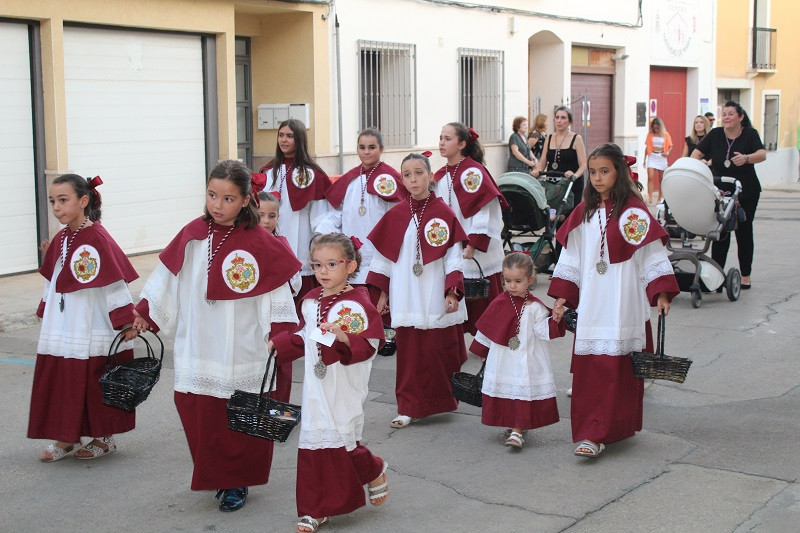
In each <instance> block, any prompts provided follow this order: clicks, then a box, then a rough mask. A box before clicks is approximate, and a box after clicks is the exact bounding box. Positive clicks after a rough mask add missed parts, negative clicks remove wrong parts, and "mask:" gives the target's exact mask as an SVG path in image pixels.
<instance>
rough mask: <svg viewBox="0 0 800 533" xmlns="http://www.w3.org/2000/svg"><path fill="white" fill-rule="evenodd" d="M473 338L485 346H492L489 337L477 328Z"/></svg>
mask: <svg viewBox="0 0 800 533" xmlns="http://www.w3.org/2000/svg"><path fill="white" fill-rule="evenodd" d="M474 340H475V342H477V343H479V344H483V345H484V346H486V347H487V348H491V347H492V341H491V340H489V337H487V336H486V335H484V334H483V333H481V332H480V330H478V332H477V333H476V334H475V339H474Z"/></svg>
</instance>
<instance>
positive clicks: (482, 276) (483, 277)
mask: <svg viewBox="0 0 800 533" xmlns="http://www.w3.org/2000/svg"><path fill="white" fill-rule="evenodd" d="M472 260H473V261H475V264H476V265H478V272H479V273H480V275H481V279H486V277H485V276H484V275H483V269H482V268H481V264H480V263H478V260H477V259H475V257H473V258H472Z"/></svg>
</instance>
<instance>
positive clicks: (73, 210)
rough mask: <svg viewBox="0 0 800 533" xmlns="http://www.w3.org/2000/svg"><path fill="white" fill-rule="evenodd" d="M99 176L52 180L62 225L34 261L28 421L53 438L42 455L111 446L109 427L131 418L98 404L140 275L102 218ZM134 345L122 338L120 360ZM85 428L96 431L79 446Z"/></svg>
mask: <svg viewBox="0 0 800 533" xmlns="http://www.w3.org/2000/svg"><path fill="white" fill-rule="evenodd" d="M101 183H103V182H102V180H101V179H100V178H99V177H95V178H92V179H91V180H89V181H88V182H87V181H86V180H85V179H84V178H82V177H80V176H78V175H77V174H65V175H63V176H59V177H57V178H56V179H55V180H53V185H52V186H51V187H50V205H51V207H52V208H53V215H54V216H55V217H56V218H57V219H58V221H59V222H60V223H62V224H64V225H65V226H66V227H65V228H64V229H63V230H61V231H60V232H59V233H58V234H57V235H56V236H55V238H54V239H53V242H52V244H51V245H50V247H49V248H48V249H47V253H46V255H45V258H44V262H43V263H42V268H40V269H39V273H40V274H42V275H43V276H44V277H45V278H46V281H45V286H44V295H43V296H42V301H41V303H40V304H39V310H38V311H37V312H36V314H37V315H38V316H39V317H40V318H42V329H41V333H40V335H39V346H38V349H37V352H38V355H37V356H36V368H35V370H34V374H33V392H32V393H31V411H30V419H29V422H28V438H31V439H53V440H55V441H56V442H54V443H53V444H50V445H49V446H47V447H46V448H45V449H44V451H42V453H41V455H40V456H39V458H40V459H41V460H42V461H44V462H47V463H49V462H53V461H58V460H60V459H63V458H65V457H67V456H69V455H73V454H74V455H75V457H76V458H78V459H94V458H96V457H100V456H102V455H106V454H109V453H111V452H113V451H114V450H116V448H117V444H116V441H115V439H114V433H124V432H126V431H130V430H132V429H133V428H134V426H135V425H136V413H135V412H127V411H123V410H120V409H116V408H114V407H109V406H107V405H105V404H103V401H102V396H103V393H102V391H101V389H100V384H99V380H100V377H101V376H102V375H103V373H104V372H105V363H106V358H105V355H106V353H107V352H108V347H109V346H110V345H111V342H112V341H113V340H114V337H115V336H116V334H117V331H116V330H121V329H123V328H125V327H127V325H130V323H131V322H133V300H132V299H131V293H130V292H129V291H128V283H130V282H131V281H133V280H135V279H136V278H137V277H138V276H137V275H136V271H134V269H133V266H132V265H131V264H130V262H129V261H128V258H127V257H125V254H124V253H123V252H122V250H121V249H120V247H119V246H118V245H117V243H116V242H114V239H112V238H111V235H109V234H108V232H107V231H106V230H105V228H104V227H103V226H102V225H101V224H100V206H101V203H102V200H101V198H100V193H99V192H98V191H97V190H96V187H97V186H98V185H100V184H101ZM133 336H134V334H131V335H130V337H131V338H132V337H133ZM131 347H132V346H131V344H130V343H127V342H125V343H123V344H122V345H121V346H120V348H121V350H120V352H119V353H118V354H117V360H118V361H119V362H120V363H121V362H124V361H129V360H130V359H133V351H132V350H131ZM82 436H89V437H93V438H92V440H91V441H90V442H89V443H87V444H86V445H84V446H81V442H80V440H81V437H82Z"/></svg>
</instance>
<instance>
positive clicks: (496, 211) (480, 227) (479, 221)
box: [464, 198, 503, 240]
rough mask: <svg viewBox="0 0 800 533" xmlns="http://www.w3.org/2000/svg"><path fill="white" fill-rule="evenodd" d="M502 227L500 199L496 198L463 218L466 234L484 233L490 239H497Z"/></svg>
mask: <svg viewBox="0 0 800 533" xmlns="http://www.w3.org/2000/svg"><path fill="white" fill-rule="evenodd" d="M502 229H503V213H502V210H501V209H500V200H498V199H497V198H494V199H493V200H492V201H491V202H489V203H488V204H486V205H484V206H483V207H481V209H480V211H478V212H477V213H475V214H474V215H472V216H471V217H470V218H467V219H465V220H464V231H465V232H466V233H467V235H486V236H488V237H489V238H491V239H498V240H499V239H500V233H501V230H502Z"/></svg>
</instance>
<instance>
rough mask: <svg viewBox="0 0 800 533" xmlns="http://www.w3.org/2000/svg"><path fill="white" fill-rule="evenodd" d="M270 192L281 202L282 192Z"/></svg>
mask: <svg viewBox="0 0 800 533" xmlns="http://www.w3.org/2000/svg"><path fill="white" fill-rule="evenodd" d="M270 194H271V195H272V196H274V197H275V199H276V200H278V202H280V201H281V193H279V192H278V191H272V192H271V193H270Z"/></svg>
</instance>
